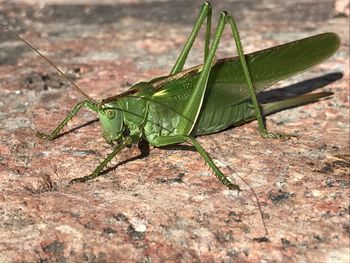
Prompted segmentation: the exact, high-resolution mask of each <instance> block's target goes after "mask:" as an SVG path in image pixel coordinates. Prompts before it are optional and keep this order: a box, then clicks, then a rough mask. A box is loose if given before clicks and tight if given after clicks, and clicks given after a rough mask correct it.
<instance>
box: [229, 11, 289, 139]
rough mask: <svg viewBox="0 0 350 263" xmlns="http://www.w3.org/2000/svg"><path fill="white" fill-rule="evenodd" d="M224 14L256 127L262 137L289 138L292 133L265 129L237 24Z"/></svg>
mask: <svg viewBox="0 0 350 263" xmlns="http://www.w3.org/2000/svg"><path fill="white" fill-rule="evenodd" d="M225 13H226V12H225ZM226 15H227V20H226V21H228V22H229V23H230V25H231V30H232V34H233V38H234V40H235V44H236V49H237V52H238V56H239V59H240V61H241V65H242V68H243V72H244V76H245V79H246V82H247V84H248V88H249V93H250V98H251V100H252V102H253V106H254V110H255V115H256V119H257V121H258V129H259V133H260V135H261V136H262V137H264V138H289V137H291V136H293V135H287V134H276V133H271V132H268V131H267V129H266V126H265V122H264V118H263V115H262V111H261V106H260V104H259V102H258V99H257V97H256V93H255V89H254V86H253V82H252V78H251V76H250V73H249V70H248V66H247V61H246V59H245V56H244V52H243V47H242V42H241V38H240V36H239V32H238V28H237V24H236V22H235V20H234V18H233V16H232V15H228V14H226Z"/></svg>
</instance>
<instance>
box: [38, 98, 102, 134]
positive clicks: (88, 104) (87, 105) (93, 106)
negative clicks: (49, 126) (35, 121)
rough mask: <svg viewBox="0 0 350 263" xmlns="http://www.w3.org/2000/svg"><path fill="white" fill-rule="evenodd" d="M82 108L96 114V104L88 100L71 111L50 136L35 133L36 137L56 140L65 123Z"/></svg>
mask: <svg viewBox="0 0 350 263" xmlns="http://www.w3.org/2000/svg"><path fill="white" fill-rule="evenodd" d="M82 108H87V109H90V110H93V111H96V112H97V106H96V104H94V103H92V102H91V101H88V100H84V101H81V102H79V103H78V104H77V105H76V106H75V107H74V108H73V109H72V110H71V112H70V113H69V114H68V115H67V117H66V118H65V119H64V120H63V121H62V122H61V123H60V124H59V125H58V126H57V128H56V129H54V130H53V131H52V132H51V133H50V134H45V133H41V132H37V133H36V135H37V136H38V137H39V138H41V139H46V140H53V139H55V138H57V137H58V136H59V135H60V132H61V130H62V129H63V128H64V126H66V125H67V123H68V122H69V121H70V120H71V119H72V118H73V117H74V115H76V114H77V113H78V112H79V111H80V110H81V109H82Z"/></svg>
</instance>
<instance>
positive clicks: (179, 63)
mask: <svg viewBox="0 0 350 263" xmlns="http://www.w3.org/2000/svg"><path fill="white" fill-rule="evenodd" d="M211 17H212V8H211V4H210V3H209V2H204V3H203V5H202V8H201V10H200V12H199V15H198V18H197V20H196V23H195V25H194V27H193V29H192V32H191V34H190V36H189V37H188V39H187V42H186V44H185V45H184V47H183V49H182V51H181V53H180V56H179V57H178V59H177V60H176V63H175V65H174V66H173V68H172V70H171V72H170V74H171V75H172V74H176V73H178V72H180V71H182V69H183V67H184V65H185V62H186V59H187V56H188V53H189V52H190V50H191V48H192V45H193V42H194V41H195V39H196V37H197V35H198V32H199V30H200V29H201V26H202V25H203V22H204V19H205V18H206V19H207V25H206V30H205V44H204V45H205V47H204V62H205V61H206V59H207V57H208V53H209V45H210V32H211Z"/></svg>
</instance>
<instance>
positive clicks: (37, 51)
mask: <svg viewBox="0 0 350 263" xmlns="http://www.w3.org/2000/svg"><path fill="white" fill-rule="evenodd" d="M0 25H1V26H2V27H3V28H5V29H6V30H7V31H8V32H10V33H11V34H12V35H14V36H15V37H16V38H17V39H19V40H21V41H23V42H24V43H25V44H27V45H28V46H29V47H30V48H31V49H32V50H33V51H35V52H36V53H37V54H38V55H39V56H40V57H42V58H43V59H44V60H46V62H47V63H49V64H50V65H51V66H52V67H54V68H55V69H56V70H57V71H58V72H59V73H60V74H61V75H62V76H63V77H64V78H65V79H66V80H68V81H69V82H70V83H71V84H72V85H73V87H74V88H75V90H77V91H78V92H79V93H80V94H82V95H83V96H84V97H86V98H87V99H88V100H89V101H91V102H92V103H95V104H96V102H95V101H94V100H93V99H92V98H91V97H90V96H89V95H87V94H86V93H85V92H84V91H82V90H81V89H80V88H79V87H78V85H77V84H75V82H74V81H73V80H71V79H70V78H69V77H68V76H67V75H66V74H64V73H63V71H62V70H60V69H59V68H58V66H56V65H55V64H54V63H53V62H52V61H50V60H49V59H48V58H47V57H45V56H44V55H43V54H41V53H40V51H39V50H37V49H36V48H35V47H33V46H32V45H31V44H30V43H29V42H27V41H26V40H25V39H23V38H22V37H20V36H19V35H17V34H16V33H15V32H13V31H12V30H11V29H9V28H8V27H7V26H5V25H4V24H0Z"/></svg>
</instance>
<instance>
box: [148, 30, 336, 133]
mask: <svg viewBox="0 0 350 263" xmlns="http://www.w3.org/2000/svg"><path fill="white" fill-rule="evenodd" d="M339 45H340V39H339V37H338V36H337V35H336V34H334V33H324V34H320V35H316V36H312V37H308V38H305V39H301V40H297V41H294V42H290V43H287V44H283V45H280V46H275V47H272V48H268V49H265V50H261V51H258V52H254V53H251V54H248V55H245V56H246V60H247V65H248V68H249V71H250V74H251V78H252V81H253V85H254V88H255V89H256V90H257V91H258V92H259V91H262V90H264V89H266V88H268V87H270V86H271V85H273V84H275V83H276V82H278V81H280V80H282V79H285V78H287V77H290V76H293V75H295V74H297V73H300V72H302V71H305V70H306V69H308V68H310V67H312V66H314V65H317V64H319V63H320V62H322V61H324V60H325V59H327V58H329V57H330V56H332V55H333V54H334V52H335V51H336V50H337V49H338V47H339ZM201 68H202V66H201V65H199V66H196V67H193V68H191V69H188V70H185V71H183V72H180V73H178V74H175V75H173V76H169V77H164V78H158V79H156V80H154V81H153V82H152V81H151V83H152V84H153V85H155V86H156V88H157V92H156V93H155V94H154V98H156V99H157V101H159V102H162V103H165V104H167V105H169V106H170V107H174V108H177V109H181V107H182V106H183V105H184V104H185V103H186V100H187V98H188V97H189V96H190V94H191V92H192V89H193V88H194V86H195V84H196V82H197V80H198V77H199V73H200V71H201ZM248 103H249V92H248V86H247V84H246V82H245V78H244V74H243V70H242V68H241V64H240V61H239V59H238V57H232V58H225V59H220V60H217V61H216V62H215V63H214V65H213V67H212V70H211V73H210V76H209V80H208V85H207V91H206V95H205V100H204V103H203V106H202V110H201V115H200V118H199V122H198V123H197V125H196V126H197V129H198V130H197V132H196V131H195V132H196V133H197V134H203V133H210V132H215V131H219V130H222V129H224V128H227V127H228V126H230V125H232V124H234V123H236V122H239V121H240V122H241V121H242V120H243V119H246V117H247V116H245V115H247V114H248V111H247V109H248V108H247V107H248V106H249V105H248ZM182 104H183V105H182ZM249 112H251V111H249Z"/></svg>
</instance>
